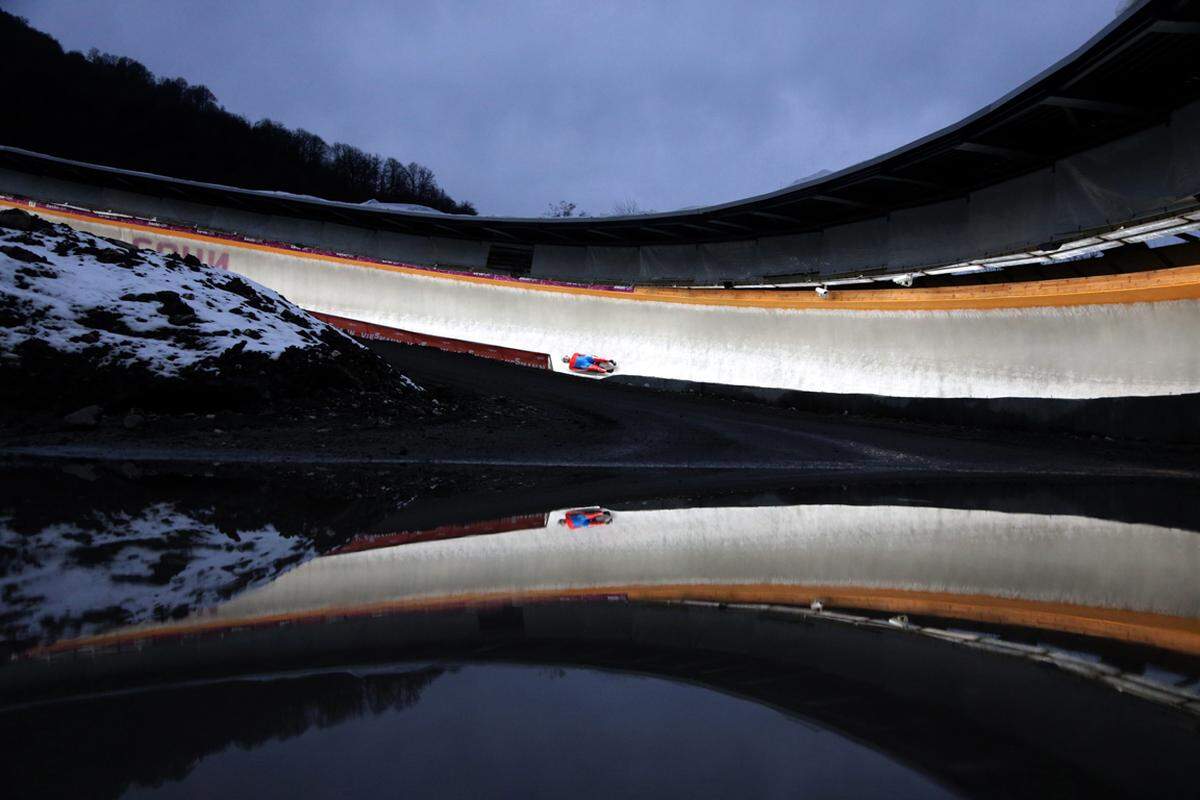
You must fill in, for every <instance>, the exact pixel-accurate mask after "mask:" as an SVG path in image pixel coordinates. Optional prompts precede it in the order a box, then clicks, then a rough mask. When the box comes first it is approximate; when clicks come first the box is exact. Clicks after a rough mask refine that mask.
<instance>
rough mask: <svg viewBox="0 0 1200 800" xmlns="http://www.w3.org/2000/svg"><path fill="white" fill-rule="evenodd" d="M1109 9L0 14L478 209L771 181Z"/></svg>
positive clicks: (973, 88)
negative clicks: (418, 172) (352, 151)
mask: <svg viewBox="0 0 1200 800" xmlns="http://www.w3.org/2000/svg"><path fill="white" fill-rule="evenodd" d="M1123 5H1124V3H1123V2H1119V0H1004V1H1003V2H994V1H993V2H984V1H983V0H979V1H978V2H974V1H968V0H902V1H901V0H837V2H834V0H828V1H826V0H809V2H794V1H793V2H768V1H767V0H757V1H754V2H707V1H706V0H705V1H702V0H691V1H690V2H678V3H669V2H661V3H633V2H603V3H597V2H583V0H577V2H529V3H520V2H511V3H508V2H503V3H501V2H479V3H470V2H437V3H428V2H419V3H416V2H414V3H401V2H386V1H379V2H366V1H365V0H364V1H362V2H314V1H313V0H287V1H286V2H284V1H282V0H278V1H276V0H261V1H260V2H231V1H229V0H178V1H176V2H164V0H122V1H120V2H104V0H93V1H92V2H88V3H83V2H77V1H76V0H0V7H3V8H4V9H5V10H8V11H11V12H13V13H16V14H18V15H20V16H24V17H26V18H28V19H29V21H30V22H31V24H33V26H34V27H36V28H39V29H40V30H43V31H45V32H47V33H49V34H50V35H52V36H54V37H55V38H57V39H58V40H59V41H60V42H61V43H62V44H63V46H64V47H66V48H68V49H73V50H82V51H85V52H86V51H87V50H88V49H90V48H92V47H96V48H98V49H100V50H102V51H106V52H110V53H114V54H117V55H126V56H130V57H132V58H136V59H137V60H139V61H141V62H143V63H144V64H145V65H146V66H147V67H149V68H150V69H151V70H152V71H154V72H155V73H156V74H157V75H159V76H167V77H175V76H180V77H183V78H186V79H187V80H188V81H190V82H193V83H202V84H205V85H207V86H208V87H209V88H210V89H212V91H213V92H214V93H215V94H216V96H217V98H218V100H219V101H220V102H221V104H222V105H224V106H225V108H227V109H229V110H230V111H233V112H235V113H239V114H242V115H243V116H246V117H248V118H250V119H251V120H256V119H258V118H261V117H270V118H271V119H275V120H278V121H279V122H282V123H284V124H286V125H288V126H290V127H302V128H306V129H308V130H311V131H313V132H314V133H317V134H320V135H321V136H322V137H324V138H325V139H326V140H327V141H329V142H331V143H332V142H334V141H344V142H347V143H349V144H353V145H356V146H358V147H361V148H363V149H366V150H370V151H374V152H378V153H380V154H382V155H384V156H395V157H397V158H399V159H400V160H402V161H413V160H415V161H419V162H421V163H423V164H425V165H426V166H428V167H430V168H432V169H433V171H434V172H435V174H436V175H437V178H438V180H439V182H440V183H441V184H442V186H443V187H444V188H445V189H446V191H447V192H449V193H450V194H451V195H452V196H453V197H454V198H455V199H458V200H470V201H471V202H473V203H475V205H476V206H477V208H478V209H479V211H480V213H483V214H499V215H518V216H527V215H529V216H536V215H539V214H541V213H543V212H544V211H545V209H546V206H547V204H549V203H551V202H555V201H558V200H570V201H573V202H575V203H577V204H578V205H579V207H580V208H581V209H584V210H586V211H589V212H591V213H593V214H606V213H612V211H613V208H614V205H615V204H616V203H618V202H623V201H626V202H627V201H633V202H635V203H636V204H638V206H640V208H641V209H643V210H649V209H655V210H659V211H666V210H670V209H674V208H681V207H685V206H693V205H707V204H711V203H718V202H725V201H729V200H734V199H737V198H741V197H747V196H750V195H755V194H760V193H762V192H767V191H772V190H774V189H778V188H780V187H782V186H785V185H787V184H789V183H792V182H793V181H795V180H797V179H798V178H802V177H805V176H808V175H810V174H812V173H814V172H816V171H818V170H821V169H829V170H834V169H840V168H841V167H844V166H847V165H849V164H852V163H855V162H857V161H861V160H863V159H866V158H870V157H873V156H876V155H879V154H880V153H882V152H885V151H887V150H890V149H892V148H894V147H898V146H901V145H903V144H906V143H907V142H909V141H911V140H913V139H915V138H918V137H920V136H923V135H925V134H928V133H930V132H932V131H934V130H936V129H938V128H940V127H942V126H945V125H948V124H950V123H953V122H955V121H956V120H958V119H960V118H962V117H963V116H966V115H967V114H970V113H972V112H974V111H976V110H978V109H979V108H981V107H982V106H984V105H986V104H988V103H990V102H992V101H994V100H997V99H999V98H1000V97H1001V96H1002V95H1004V94H1005V93H1007V92H1008V91H1009V90H1011V89H1013V88H1015V87H1017V86H1018V85H1019V84H1021V83H1022V82H1024V81H1025V80H1027V79H1029V78H1031V77H1033V76H1034V75H1035V74H1037V73H1038V72H1040V71H1041V70H1043V69H1045V68H1046V67H1048V66H1050V65H1051V64H1053V63H1054V62H1055V61H1057V60H1058V59H1060V58H1062V57H1063V56H1066V55H1067V54H1068V53H1070V52H1071V51H1072V50H1074V49H1075V48H1076V47H1078V46H1079V45H1081V44H1083V43H1084V42H1085V41H1086V40H1087V39H1088V38H1090V37H1091V36H1092V35H1094V34H1095V33H1096V32H1098V31H1099V30H1100V29H1101V28H1102V27H1104V26H1105V25H1106V24H1108V23H1109V22H1110V21H1111V20H1112V19H1113V17H1114V14H1115V12H1116V11H1117V8H1118V6H1123Z"/></svg>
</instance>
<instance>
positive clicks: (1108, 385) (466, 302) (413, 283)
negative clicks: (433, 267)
mask: <svg viewBox="0 0 1200 800" xmlns="http://www.w3.org/2000/svg"><path fill="white" fill-rule="evenodd" d="M47 217H48V218H49V219H51V220H53V221H56V222H59V221H64V220H62V219H61V218H56V217H54V216H52V215H47ZM69 222H70V224H71V225H72V226H74V227H78V228H82V229H85V230H89V231H92V232H95V233H100V234H102V235H106V236H111V237H113V238H119V239H122V240H124V241H129V242H133V241H134V240H135V239H137V240H140V241H139V242H138V243H139V244H141V245H142V246H145V242H147V241H150V239H148V238H147V237H148V234H147V233H146V232H145V231H141V230H136V229H132V228H128V227H124V226H121V225H120V224H119V223H113V224H101V223H93V222H81V221H78V220H69ZM149 236H150V237H151V238H152V239H153V241H154V243H155V244H156V245H157V246H159V248H160V249H161V248H162V243H173V244H174V245H175V246H177V247H178V248H179V249H180V251H182V249H183V247H184V246H185V245H188V246H190V249H191V250H192V251H193V252H195V251H196V249H197V247H199V248H200V249H201V250H202V251H203V250H204V248H207V247H209V244H207V243H205V242H200V243H197V242H196V241H194V240H188V239H185V238H182V237H173V236H172V234H171V232H170V231H161V232H155V233H154V234H151V235H149ZM213 246H214V247H218V248H219V249H220V250H221V251H222V252H227V253H228V254H229V257H228V263H229V268H230V269H231V270H233V271H235V272H239V273H242V274H243V275H246V276H247V277H249V278H252V279H253V280H255V281H258V282H259V283H262V284H264V285H265V286H268V287H270V288H272V289H275V290H276V291H278V292H280V293H282V294H283V295H285V296H286V297H287V298H288V299H289V300H291V301H292V302H294V303H296V304H297V305H299V306H302V307H304V308H306V309H308V310H310V311H317V312H323V313H326V314H334V315H337V316H341V317H347V318H350V319H355V320H361V321H363V322H369V323H374V324H378V325H386V326H389V327H394V328H400V329H403V330H406V331H412V332H415V333H422V334H428V335H432V336H443V337H449V338H454V339H463V340H468V341H473V342H480V343H484V344H490V345H499V346H502V347H511V348H518V349H522V350H532V351H536V352H543V353H548V354H549V355H550V357H551V358H550V361H551V365H552V367H553V368H554V369H556V370H558V371H564V369H565V367H564V365H563V364H562V363H561V362H560V358H561V356H562V355H564V354H569V353H572V352H587V353H595V354H597V355H601V356H604V357H606V358H613V359H615V360H616V361H617V363H618V364H619V370H618V374H619V375H625V376H649V377H655V378H667V379H678V380H687V381H699V382H707V383H721V384H732V385H742V386H757V387H766V388H771V389H794V390H802V391H811V392H829V393H841V394H850V393H862V394H875V395H887V396H892V397H935V398H989V397H1027V398H1060V399H1061V398H1099V397H1128V396H1157V395H1171V394H1185V393H1191V392H1200V348H1197V347H1196V346H1195V343H1196V342H1197V341H1200V301H1197V300H1176V301H1170V302H1157V303H1130V304H1110V305H1092V306H1067V307H1056V306H1048V307H1039V308H1017V309H997V310H952V311H846V310H835V309H830V310H824V309H800V310H790V309H763V308H731V307H728V306H700V305H687V304H680V303H667V302H652V301H646V300H634V299H632V296H630V297H620V296H619V295H617V294H616V293H614V294H612V295H609V296H604V297H597V296H593V295H587V294H573V293H569V292H559V291H548V290H546V289H538V288H533V287H532V286H531V287H529V288H525V287H514V286H511V285H505V284H503V283H499V282H470V281H463V280H455V279H452V278H446V277H434V276H429V275H422V274H410V273H404V272H393V271H388V270H385V269H372V268H368V267H362V266H355V265H352V264H347V263H341V262H338V261H336V260H322V259H317V258H311V257H307V258H302V257H297V256H292V255H288V254H286V253H278V252H270V251H265V250H254V249H250V248H245V247H239V246H237V245H236V243H233V242H221V243H219V244H216V245H213ZM202 259H203V256H202Z"/></svg>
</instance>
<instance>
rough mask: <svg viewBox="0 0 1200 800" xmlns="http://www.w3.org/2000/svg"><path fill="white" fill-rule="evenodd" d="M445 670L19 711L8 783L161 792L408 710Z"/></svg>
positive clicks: (24, 789)
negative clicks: (310, 737) (249, 758)
mask: <svg viewBox="0 0 1200 800" xmlns="http://www.w3.org/2000/svg"><path fill="white" fill-rule="evenodd" d="M445 671H446V670H445V669H443V668H441V667H425V668H423V669H417V670H412V671H409V672H402V673H393V674H379V675H365V676H358V675H351V674H347V673H339V674H329V675H314V676H305V677H300V678H291V679H281V680H267V681H236V682H229V683H219V684H209V685H202V686H192V687H185V688H178V689H165V690H162V691H148V692H143V693H140V694H134V695H129V696H120V695H118V696H115V697H108V698H101V699H97V700H90V701H86V702H79V703H69V704H65V705H63V706H46V707H41V708H33V709H27V710H22V711H18V712H12V713H9V714H6V715H5V717H6V719H5V727H6V728H7V729H8V730H9V731H10V732H16V731H24V732H25V734H24V735H23V736H22V738H21V739H20V740H19V741H17V742H16V743H15V746H14V747H10V748H9V750H8V752H6V753H5V758H4V759H3V760H4V762H5V766H4V767H0V785H3V786H4V787H5V791H6V793H7V794H8V795H9V796H10V797H35V796H43V797H45V796H54V797H58V796H63V797H69V796H77V797H117V796H119V795H120V794H121V793H122V792H124V791H126V790H127V789H129V788H130V787H131V786H133V785H135V784H140V785H143V786H161V785H162V784H164V783H167V782H169V781H178V780H182V779H183V778H185V777H187V775H188V774H189V773H190V772H191V771H192V769H193V768H194V767H195V766H196V765H197V764H199V762H200V761H201V760H202V759H203V758H205V757H206V756H209V755H212V754H214V753H218V752H220V751H222V750H225V749H226V748H228V747H229V746H230V745H236V746H237V747H239V748H242V749H244V750H253V749H255V748H257V747H260V746H262V745H263V744H265V743H267V742H270V741H284V740H286V739H291V738H294V737H296V736H300V735H301V734H303V733H305V732H306V731H308V730H309V729H311V728H317V729H321V728H331V727H334V726H336V725H340V724H342V723H344V722H346V721H348V720H352V719H356V718H358V717H363V716H367V715H380V714H385V713H388V712H398V711H403V710H404V709H406V708H410V707H412V706H413V705H415V704H416V703H417V701H419V700H420V699H421V694H422V692H423V691H424V690H425V688H426V687H427V686H429V684H431V683H433V681H434V680H436V679H437V678H438V677H440V676H441V675H442V674H443V673H444V672H445Z"/></svg>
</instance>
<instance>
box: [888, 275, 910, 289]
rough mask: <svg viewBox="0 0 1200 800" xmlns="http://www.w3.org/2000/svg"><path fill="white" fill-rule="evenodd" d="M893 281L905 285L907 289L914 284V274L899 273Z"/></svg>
mask: <svg viewBox="0 0 1200 800" xmlns="http://www.w3.org/2000/svg"><path fill="white" fill-rule="evenodd" d="M892 283H894V284H896V285H897V286H903V287H904V288H906V289H907V288H908V287H909V286H912V284H913V276H912V274H911V273H908V274H904V275H897V276H896V277H894V278H892Z"/></svg>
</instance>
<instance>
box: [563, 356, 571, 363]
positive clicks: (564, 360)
mask: <svg viewBox="0 0 1200 800" xmlns="http://www.w3.org/2000/svg"><path fill="white" fill-rule="evenodd" d="M562 360H563V363H564V364H566V363H567V362H569V361H570V360H571V357H570V356H563V359H562Z"/></svg>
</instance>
